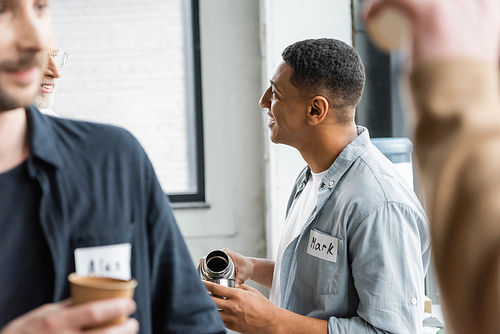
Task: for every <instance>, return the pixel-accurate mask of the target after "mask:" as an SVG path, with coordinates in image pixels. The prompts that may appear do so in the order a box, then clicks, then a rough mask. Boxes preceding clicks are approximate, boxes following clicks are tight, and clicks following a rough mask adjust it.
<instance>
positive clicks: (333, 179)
mask: <svg viewBox="0 0 500 334" xmlns="http://www.w3.org/2000/svg"><path fill="white" fill-rule="evenodd" d="M357 131H358V136H357V137H356V138H355V139H354V140H353V141H352V142H351V143H349V145H347V146H346V147H345V148H344V150H342V152H341V153H340V155H339V156H338V157H337V159H335V161H334V162H333V164H332V165H331V166H330V168H329V169H328V171H327V173H326V174H325V176H324V177H323V180H322V182H321V184H320V190H324V189H325V188H330V189H331V188H333V187H334V186H335V185H336V184H337V182H338V181H339V180H340V179H341V178H342V176H343V175H344V174H345V172H347V170H348V169H349V167H351V165H352V164H353V163H354V161H355V160H356V159H357V158H358V157H359V156H360V155H361V154H363V152H365V151H366V150H368V149H369V148H370V147H371V146H372V145H373V144H372V143H371V141H370V134H369V132H368V129H367V128H365V127H364V126H359V125H358V126H357ZM310 176H311V168H310V167H309V166H307V167H306V169H305V170H304V171H303V172H302V176H301V177H299V180H300V181H299V182H298V186H297V191H296V194H295V197H297V196H298V194H299V193H300V192H301V191H302V190H303V189H304V187H305V186H306V184H307V181H308V180H309V178H310Z"/></svg>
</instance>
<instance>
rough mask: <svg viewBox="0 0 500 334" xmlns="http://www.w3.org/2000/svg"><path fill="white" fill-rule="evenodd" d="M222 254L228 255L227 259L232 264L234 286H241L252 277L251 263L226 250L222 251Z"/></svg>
mask: <svg viewBox="0 0 500 334" xmlns="http://www.w3.org/2000/svg"><path fill="white" fill-rule="evenodd" d="M222 251H223V252H224V253H226V254H227V255H229V257H230V258H231V259H232V260H233V262H234V270H235V280H234V281H235V282H234V283H235V286H236V287H239V286H240V285H241V284H244V283H245V282H246V281H247V280H248V279H250V278H252V275H253V269H254V268H253V262H252V261H251V260H250V259H249V258H247V257H245V256H243V255H241V254H238V253H236V252H233V251H232V250H229V249H227V248H224V249H222Z"/></svg>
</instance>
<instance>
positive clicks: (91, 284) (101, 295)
mask: <svg viewBox="0 0 500 334" xmlns="http://www.w3.org/2000/svg"><path fill="white" fill-rule="evenodd" d="M68 280H69V282H70V285H71V298H72V299H73V302H74V303H75V305H78V304H84V303H87V302H91V301H96V300H100V299H109V298H118V297H126V298H132V297H133V296H134V289H135V287H136V286H137V281H136V280H135V279H133V278H132V279H131V280H129V281H124V280H120V279H116V278H109V277H96V276H88V277H86V276H77V275H76V274H75V273H72V274H69V276H68ZM127 319H128V316H125V315H124V316H121V317H119V318H116V319H113V320H111V321H109V322H106V323H103V324H100V325H98V326H95V327H91V328H92V329H95V328H104V327H108V326H112V325H118V324H121V323H123V322H125V321H126V320H127ZM87 329H89V328H87Z"/></svg>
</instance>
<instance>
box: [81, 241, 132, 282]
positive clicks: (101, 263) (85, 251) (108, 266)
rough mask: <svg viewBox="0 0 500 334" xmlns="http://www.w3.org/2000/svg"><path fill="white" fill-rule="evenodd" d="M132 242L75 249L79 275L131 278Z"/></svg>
mask: <svg viewBox="0 0 500 334" xmlns="http://www.w3.org/2000/svg"><path fill="white" fill-rule="evenodd" d="M131 249H132V245H131V244H128V243H127V244H118V245H109V246H98V247H86V248H77V249H75V267H76V274H77V275H78V276H99V277H112V278H118V279H123V280H127V281H128V280H129V279H130V278H131V277H130V276H131V274H130V253H131Z"/></svg>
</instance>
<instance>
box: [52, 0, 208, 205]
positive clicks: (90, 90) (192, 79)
mask: <svg viewBox="0 0 500 334" xmlns="http://www.w3.org/2000/svg"><path fill="white" fill-rule="evenodd" d="M51 11H52V20H53V29H54V34H55V37H56V41H57V44H58V47H59V49H60V50H63V51H67V52H68V53H69V60H68V64H67V66H65V67H64V68H62V69H61V74H62V77H61V78H60V79H59V81H58V83H57V92H56V93H55V98H54V105H53V107H52V109H53V110H54V111H55V112H57V113H58V114H60V115H61V116H62V117H68V118H75V119H82V120H88V121H95V122H101V123H109V124H113V125H118V126H121V127H124V128H126V129H127V130H129V131H130V132H132V133H133V134H134V135H135V136H136V137H137V138H138V140H139V141H140V142H141V144H142V145H143V147H144V148H145V150H146V152H147V153H148V155H149V157H150V159H151V161H152V163H153V165H154V167H155V171H156V173H157V175H158V179H159V181H160V183H161V185H162V187H163V190H164V191H165V193H167V194H168V195H169V197H170V199H171V201H172V202H183V201H204V200H205V195H204V166H203V160H204V158H203V128H202V114H201V81H200V55H199V31H198V30H199V29H198V1H197V0H169V1H163V0H141V1H131V0H127V1H119V2H117V1H115V0H72V1H65V0H54V1H53V2H52V3H51Z"/></svg>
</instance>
